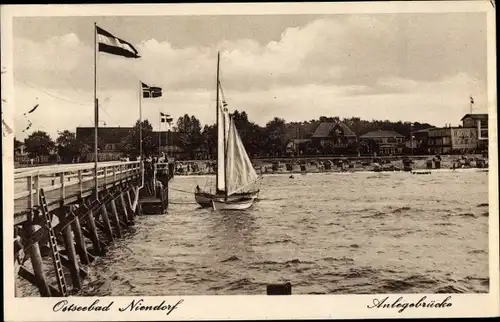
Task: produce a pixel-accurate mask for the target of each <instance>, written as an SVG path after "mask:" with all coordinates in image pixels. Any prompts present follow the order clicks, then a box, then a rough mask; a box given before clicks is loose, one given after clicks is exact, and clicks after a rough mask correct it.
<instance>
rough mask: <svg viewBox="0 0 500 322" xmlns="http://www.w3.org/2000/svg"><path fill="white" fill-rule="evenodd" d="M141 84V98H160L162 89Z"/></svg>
mask: <svg viewBox="0 0 500 322" xmlns="http://www.w3.org/2000/svg"><path fill="white" fill-rule="evenodd" d="M141 84H142V97H144V98H156V97H161V96H162V88H161V87H154V86H148V85H146V84H144V83H142V82H141Z"/></svg>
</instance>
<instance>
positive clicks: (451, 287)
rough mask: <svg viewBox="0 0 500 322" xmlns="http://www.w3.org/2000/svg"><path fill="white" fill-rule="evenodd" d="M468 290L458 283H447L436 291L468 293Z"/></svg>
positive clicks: (439, 292)
mask: <svg viewBox="0 0 500 322" xmlns="http://www.w3.org/2000/svg"><path fill="white" fill-rule="evenodd" d="M467 292H468V290H467V289H465V288H463V287H459V286H456V285H445V286H441V287H439V288H438V289H437V290H436V291H435V292H434V293H438V294H441V293H467Z"/></svg>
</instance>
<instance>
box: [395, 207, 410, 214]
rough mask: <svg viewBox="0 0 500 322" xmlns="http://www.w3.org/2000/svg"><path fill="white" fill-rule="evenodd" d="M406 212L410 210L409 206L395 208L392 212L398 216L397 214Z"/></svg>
mask: <svg viewBox="0 0 500 322" xmlns="http://www.w3.org/2000/svg"><path fill="white" fill-rule="evenodd" d="M408 210H411V207H410V206H404V207H400V208H396V209H394V210H393V212H392V213H393V214H399V213H402V212H403V211H408Z"/></svg>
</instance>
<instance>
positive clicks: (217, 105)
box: [215, 52, 220, 193]
mask: <svg viewBox="0 0 500 322" xmlns="http://www.w3.org/2000/svg"><path fill="white" fill-rule="evenodd" d="M219 60H220V53H219V52H217V82H216V84H215V88H216V93H217V94H216V98H215V115H216V117H217V118H216V121H215V129H216V132H217V142H218V141H219ZM215 155H216V156H217V161H216V168H215V193H217V190H218V188H219V186H218V182H219V170H218V166H219V144H216V145H215Z"/></svg>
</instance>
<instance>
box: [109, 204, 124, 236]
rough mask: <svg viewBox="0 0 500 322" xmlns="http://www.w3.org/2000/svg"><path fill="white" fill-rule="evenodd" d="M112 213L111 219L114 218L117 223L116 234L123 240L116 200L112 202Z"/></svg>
mask: <svg viewBox="0 0 500 322" xmlns="http://www.w3.org/2000/svg"><path fill="white" fill-rule="evenodd" d="M111 211H112V212H113V214H112V216H111V218H113V221H114V222H115V225H116V233H117V235H118V237H119V238H122V237H123V235H122V230H121V228H120V219H119V218H118V211H117V210H116V204H115V201H114V200H111Z"/></svg>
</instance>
